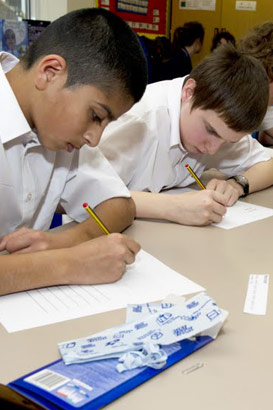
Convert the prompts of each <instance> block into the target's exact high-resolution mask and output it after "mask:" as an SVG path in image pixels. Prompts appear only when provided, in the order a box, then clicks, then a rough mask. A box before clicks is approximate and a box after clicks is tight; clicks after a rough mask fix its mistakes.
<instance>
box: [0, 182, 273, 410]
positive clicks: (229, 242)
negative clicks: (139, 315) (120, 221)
mask: <svg viewBox="0 0 273 410" xmlns="http://www.w3.org/2000/svg"><path fill="white" fill-rule="evenodd" d="M245 200H246V201H248V202H251V203H255V204H258V205H265V206H268V207H273V188H270V189H268V190H266V191H263V192H260V193H256V194H252V195H251V196H249V197H247V198H246V199H245ZM127 234H128V235H129V236H131V237H133V238H135V239H136V240H138V241H139V242H140V243H141V244H142V247H143V249H145V250H147V251H148V252H150V253H151V254H152V255H154V256H156V257H157V258H158V259H160V260H162V261H163V262H165V263H166V264H168V265H169V266H170V267H172V268H173V269H175V270H177V271H178V272H181V273H182V274H184V275H185V276H187V277H189V278H191V279H192V280H194V281H196V282H197V283H199V284H201V285H203V286H204V287H205V288H206V289H207V292H208V293H209V295H211V296H212V297H214V298H215V300H216V301H217V303H218V304H219V306H220V307H222V308H224V309H226V310H228V311H229V313H230V316H229V318H228V322H227V323H226V325H225V326H224V329H223V330H222V331H221V333H220V335H219V337H218V338H217V340H215V341H214V342H212V343H210V344H209V345H207V346H205V347H204V348H203V349H201V350H199V351H198V352H196V353H195V354H193V355H192V356H189V357H187V358H186V359H185V360H183V361H181V362H179V363H177V364H176V365H174V366H173V367H171V368H170V369H168V370H167V371H165V372H163V373H162V374H160V375H158V376H157V377H155V378H154V379H152V380H149V381H148V382H146V383H145V384H143V385H141V386H139V387H138V388H136V389H135V390H133V391H131V392H130V393H128V394H126V395H125V396H123V397H121V398H120V399H118V400H117V401H115V402H113V403H112V404H110V405H109V406H108V407H107V408H109V409H115V410H129V409H130V410H139V409H141V408H142V409H145V410H146V409H156V410H163V409H164V410H165V409H166V408H168V409H170V410H176V409H179V410H180V409H182V408H186V409H187V408H188V409H191V410H200V409H202V410H211V409H217V410H218V409H221V410H231V409H233V410H237V409H238V410H254V409H255V410H257V409H271V408H272V390H271V389H272V379H273V377H272V371H273V370H272V369H273V353H272V350H273V346H272V339H273V325H272V323H273V304H272V297H273V283H272V279H271V283H270V284H269V295H268V307H267V314H266V316H254V315H247V314H244V313H243V306H244V301H245V296H246V290H247V284H248V277H249V274H251V273H268V274H272V271H273V243H272V240H271V238H272V234H273V218H272V217H271V218H267V219H264V220H262V221H257V222H254V223H251V224H248V225H245V226H242V227H239V228H235V229H232V230H228V231H227V230H223V229H219V228H216V227H213V226H208V227H187V226H179V225H176V224H171V223H164V222H157V221H154V222H151V221H140V220H138V221H136V222H135V224H134V225H133V226H132V227H130V228H129V229H128V230H127ZM144 286H145V284H144ZM124 320H125V310H119V311H115V312H108V313H104V314H100V315H96V316H89V317H84V318H81V319H75V320H71V321H67V322H62V323H57V324H53V325H50V326H44V327H41V328H35V329H31V330H26V331H22V332H17V333H11V334H9V333H7V332H6V330H5V329H4V328H3V327H2V326H1V325H0V351H1V359H0V363H1V365H0V381H1V382H2V383H7V382H9V381H11V380H13V379H15V378H16V377H19V376H21V375H23V374H25V373H27V372H29V371H32V370H34V369H36V368H38V367H40V366H42V365H45V364H47V363H49V362H51V361H53V360H56V359H57V358H59V354H58V351H57V343H58V342H60V341H64V340H69V339H72V338H78V337H82V336H86V335H88V334H91V333H95V332H98V331H101V330H103V329H106V328H108V327H111V326H115V325H118V324H120V323H122V322H124ZM198 362H202V363H203V364H204V366H203V367H201V368H199V369H198V370H196V371H193V372H191V373H189V374H185V373H183V371H184V370H186V369H188V368H189V367H190V366H192V365H194V364H196V363H198Z"/></svg>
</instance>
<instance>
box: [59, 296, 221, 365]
mask: <svg viewBox="0 0 273 410" xmlns="http://www.w3.org/2000/svg"><path fill="white" fill-rule="evenodd" d="M227 316H228V313H227V312H226V311H224V310H222V309H220V308H219V307H218V306H217V304H216V303H215V301H214V300H213V299H212V298H211V297H210V296H208V295H207V294H206V293H199V294H198V295H196V296H194V297H193V298H191V299H189V300H188V301H184V300H182V301H181V302H180V303H178V304H176V305H174V304H172V303H166V302H163V303H158V304H155V303H152V304H148V303H147V304H143V305H130V306H129V307H128V309H127V320H128V319H129V320H132V319H133V321H130V322H129V323H126V324H124V325H121V326H118V327H114V328H111V329H107V330H105V331H103V332H100V333H96V334H94V335H91V336H88V337H85V338H82V339H77V340H70V341H67V342H63V343H59V350H60V353H61V355H62V358H63V360H64V362H65V364H72V363H84V362H89V361H93V360H102V359H108V358H120V360H121V365H118V366H117V370H118V371H124V370H128V369H130V368H135V367H142V366H151V367H155V368H159V367H163V366H164V365H165V363H166V360H167V357H166V354H165V352H164V351H163V350H162V349H160V347H161V346H164V345H170V344H172V343H176V342H180V341H181V340H183V339H189V338H193V337H195V336H201V335H202V336H203V335H206V336H210V337H212V338H216V337H217V334H218V332H219V330H220V329H221V327H222V326H223V323H224V321H225V320H226V318H227ZM128 352H130V354H128ZM136 352H140V353H136ZM156 366H157V367H156ZM158 366H159V367H158Z"/></svg>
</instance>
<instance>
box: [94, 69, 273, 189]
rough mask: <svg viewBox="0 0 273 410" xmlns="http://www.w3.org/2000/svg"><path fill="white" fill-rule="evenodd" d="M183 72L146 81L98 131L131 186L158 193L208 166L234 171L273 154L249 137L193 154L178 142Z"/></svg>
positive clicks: (189, 179) (183, 183) (107, 152)
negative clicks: (126, 106)
mask: <svg viewBox="0 0 273 410" xmlns="http://www.w3.org/2000/svg"><path fill="white" fill-rule="evenodd" d="M185 78H186V77H183V78H176V79H174V80H171V81H161V82H158V83H153V84H149V85H148V86H147V88H146V91H145V93H144V96H143V97H142V99H141V100H140V101H139V102H138V103H137V104H135V105H134V106H133V107H132V108H131V109H130V110H129V111H128V112H127V113H125V114H123V115H122V116H121V117H120V118H119V119H118V120H117V121H115V122H113V123H111V124H109V125H108V126H107V127H106V128H105V130H104V132H103V135H102V138H101V142H100V145H99V147H100V149H101V150H102V152H103V153H104V155H105V156H106V158H107V159H108V160H109V161H110V163H111V164H112V165H113V167H114V168H115V170H116V171H117V173H118V174H119V175H120V177H121V178H122V180H123V181H124V182H125V184H126V185H127V187H128V188H129V189H130V190H138V191H150V192H159V191H161V190H163V189H170V188H172V187H185V186H188V185H190V184H191V183H192V182H194V180H193V178H192V176H191V175H190V174H189V172H188V171H187V170H186V169H185V164H187V163H188V164H189V165H190V166H191V168H192V169H193V170H194V171H195V173H196V174H197V175H198V176H199V177H200V176H201V174H202V172H203V171H204V170H206V169H209V168H216V169H218V170H219V171H221V172H223V173H225V174H227V175H228V176H232V175H237V174H240V173H242V172H244V171H246V170H247V169H248V168H249V167H251V166H252V165H254V164H256V163H257V162H260V161H267V160H269V159H270V158H271V156H270V155H269V154H268V153H267V151H266V149H264V147H262V146H261V145H260V144H259V143H258V142H257V141H256V140H254V139H253V138H252V137H251V136H245V137H243V138H242V139H241V140H240V141H239V142H237V143H235V144H225V145H224V146H222V148H221V149H220V150H219V152H218V153H217V154H215V155H211V156H210V155H208V154H206V155H200V154H192V153H189V152H187V151H186V150H185V148H184V147H183V146H182V144H181V141H180V132H179V117H180V109H181V106H180V101H181V90H182V85H183V82H184V80H185Z"/></svg>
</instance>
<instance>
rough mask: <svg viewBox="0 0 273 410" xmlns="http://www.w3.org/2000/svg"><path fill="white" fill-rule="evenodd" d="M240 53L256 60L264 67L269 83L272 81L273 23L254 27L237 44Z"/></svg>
mask: <svg viewBox="0 0 273 410" xmlns="http://www.w3.org/2000/svg"><path fill="white" fill-rule="evenodd" d="M238 48H239V50H240V52H241V53H245V54H248V55H250V56H252V57H255V58H258V60H260V61H261V63H262V64H263V65H264V68H265V70H266V72H267V75H268V77H269V80H270V81H273V22H272V21H269V22H266V23H264V24H260V25H259V26H256V27H254V28H253V29H252V30H251V31H249V32H248V33H247V34H246V36H245V37H244V38H242V39H241V40H240V42H239V45H238Z"/></svg>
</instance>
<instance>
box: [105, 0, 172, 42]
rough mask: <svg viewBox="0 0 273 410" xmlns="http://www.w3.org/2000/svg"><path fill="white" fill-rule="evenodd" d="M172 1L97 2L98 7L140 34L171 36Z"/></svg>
mask: <svg viewBox="0 0 273 410" xmlns="http://www.w3.org/2000/svg"><path fill="white" fill-rule="evenodd" d="M170 1H171V0H160V1H158V0H97V7H100V8H105V9H107V10H110V11H111V12H112V13H114V14H116V15H118V16H119V17H121V18H122V19H123V20H125V21H126V22H127V23H128V24H129V26H130V27H131V28H132V29H133V30H134V31H135V32H136V33H138V34H145V35H148V36H149V37H157V36H160V35H163V36H167V37H168V36H169V19H170Z"/></svg>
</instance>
